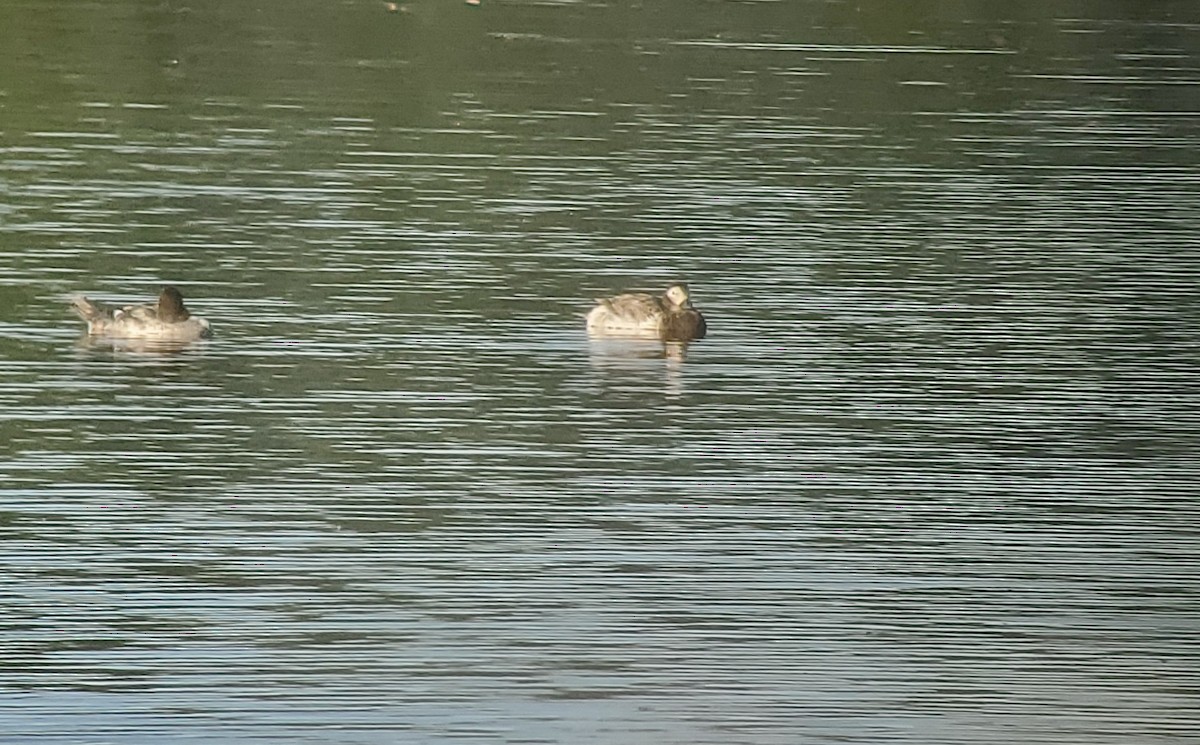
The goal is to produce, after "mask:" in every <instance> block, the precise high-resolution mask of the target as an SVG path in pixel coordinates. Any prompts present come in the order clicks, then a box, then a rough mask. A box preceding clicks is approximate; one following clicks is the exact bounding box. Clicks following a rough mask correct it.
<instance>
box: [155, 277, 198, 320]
mask: <svg viewBox="0 0 1200 745" xmlns="http://www.w3.org/2000/svg"><path fill="white" fill-rule="evenodd" d="M191 315H192V314H191V313H188V309H187V308H185V307H183V295H182V294H180V292H179V290H178V289H176V288H175V287H172V286H171V285H167V286H166V287H164V288H162V292H161V293H159V295H158V318H159V320H161V321H166V322H167V323H179V322H181V321H186V320H187V319H188V318H190V317H191Z"/></svg>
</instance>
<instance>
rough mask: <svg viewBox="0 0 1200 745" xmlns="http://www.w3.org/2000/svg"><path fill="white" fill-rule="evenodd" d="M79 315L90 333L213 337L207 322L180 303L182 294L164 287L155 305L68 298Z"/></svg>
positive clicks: (181, 338)
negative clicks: (119, 304) (119, 305)
mask: <svg viewBox="0 0 1200 745" xmlns="http://www.w3.org/2000/svg"><path fill="white" fill-rule="evenodd" d="M71 305H72V306H73V307H74V309H75V312H76V313H78V314H79V317H80V318H82V319H83V320H84V321H86V322H87V330H88V333H89V334H91V335H92V336H107V337H111V338H114V339H146V340H151V341H174V342H187V341H195V340H196V339H204V338H207V337H209V336H212V327H211V326H210V325H209V323H208V321H206V320H205V319H203V318H200V317H199V316H193V315H192V314H191V313H189V312H188V309H187V308H186V307H184V305H183V295H181V294H180V293H179V290H177V289H176V288H174V287H171V286H169V285H168V286H167V287H164V288H163V289H162V292H161V293H159V295H158V303H157V304H155V305H126V306H125V307H123V308H110V307H108V306H106V305H104V304H103V303H97V302H94V301H92V300H88V299H87V298H86V297H83V296H82V295H79V296H76V297H74V298H72V299H71Z"/></svg>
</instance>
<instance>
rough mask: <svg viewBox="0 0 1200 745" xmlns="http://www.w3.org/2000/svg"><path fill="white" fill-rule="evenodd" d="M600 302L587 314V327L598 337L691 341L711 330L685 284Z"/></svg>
mask: <svg viewBox="0 0 1200 745" xmlns="http://www.w3.org/2000/svg"><path fill="white" fill-rule="evenodd" d="M596 303H597V305H596V307H595V308H592V310H591V312H590V313H588V315H587V328H588V332H589V333H591V334H595V335H597V336H636V337H641V338H650V339H663V340H665V341H690V340H692V339H703V338H704V334H705V333H706V332H707V330H708V327H707V325H706V324H705V323H704V316H702V315H700V311H698V310H696V308H695V307H693V306H692V301H691V300H690V299H689V296H688V288H687V285H685V284H674V285H671V286H670V287H668V288H667V291H666V292H664V293H663V294H662V295H661V296H656V295H649V294H646V293H643V292H631V293H628V294H626V295H617V296H616V297H610V298H599V299H597V301H596Z"/></svg>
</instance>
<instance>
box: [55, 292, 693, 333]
mask: <svg viewBox="0 0 1200 745" xmlns="http://www.w3.org/2000/svg"><path fill="white" fill-rule="evenodd" d="M71 303H72V305H73V307H74V309H75V312H76V313H78V314H79V317H80V318H82V319H83V320H84V321H85V322H87V330H88V333H89V334H91V335H93V336H108V337H113V338H122V339H146V340H154V341H169V342H188V341H195V340H197V339H205V338H208V337H209V336H212V326H211V324H209V322H208V321H207V320H205V319H203V318H200V317H199V316H193V315H192V314H191V313H189V312H188V309H187V307H186V306H184V304H183V295H182V294H181V293H180V292H179V290H178V289H177V288H175V287H170V286H168V287H164V288H163V289H162V292H161V293H160V294H159V296H158V303H157V304H154V305H126V306H124V307H122V308H112V307H109V306H106V305H104V304H103V303H98V302H95V301H92V300H89V299H87V298H86V297H83V296H79V297H75V298H73V299H72V301H71ZM587 329H588V332H589V333H591V334H593V335H596V336H629V337H639V338H649V339H662V340H664V341H690V340H692V339H703V338H704V334H705V333H706V332H707V330H708V328H707V325H706V324H705V322H704V316H702V315H701V314H700V311H698V310H696V308H695V306H693V305H692V301H691V298H690V297H689V295H688V288H687V285H684V284H674V285H671V286H670V287H668V288H667V291H666V292H665V293H663V294H662V295H650V294H647V293H642V292H633V293H627V294H625V295H617V296H616V297H610V298H600V299H597V301H596V307H595V308H592V310H591V311H590V312H589V313H588V315H587Z"/></svg>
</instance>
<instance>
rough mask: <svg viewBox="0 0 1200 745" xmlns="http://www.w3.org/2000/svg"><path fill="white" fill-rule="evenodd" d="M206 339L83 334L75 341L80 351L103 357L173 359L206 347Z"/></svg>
mask: <svg viewBox="0 0 1200 745" xmlns="http://www.w3.org/2000/svg"><path fill="white" fill-rule="evenodd" d="M208 343H209V342H208V340H207V339H198V340H195V341H180V340H177V339H125V338H120V337H111V336H95V335H93V334H84V335H82V336H80V337H79V338H78V339H77V340H76V341H75V347H76V348H77V349H79V350H80V351H84V352H93V353H97V352H98V353H101V354H105V355H113V356H116V355H125V354H128V355H131V356H140V357H147V358H150V357H173V356H178V355H181V354H183V353H184V352H187V351H189V350H193V349H197V348H200V347H203V346H205V345H207V344H208Z"/></svg>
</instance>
